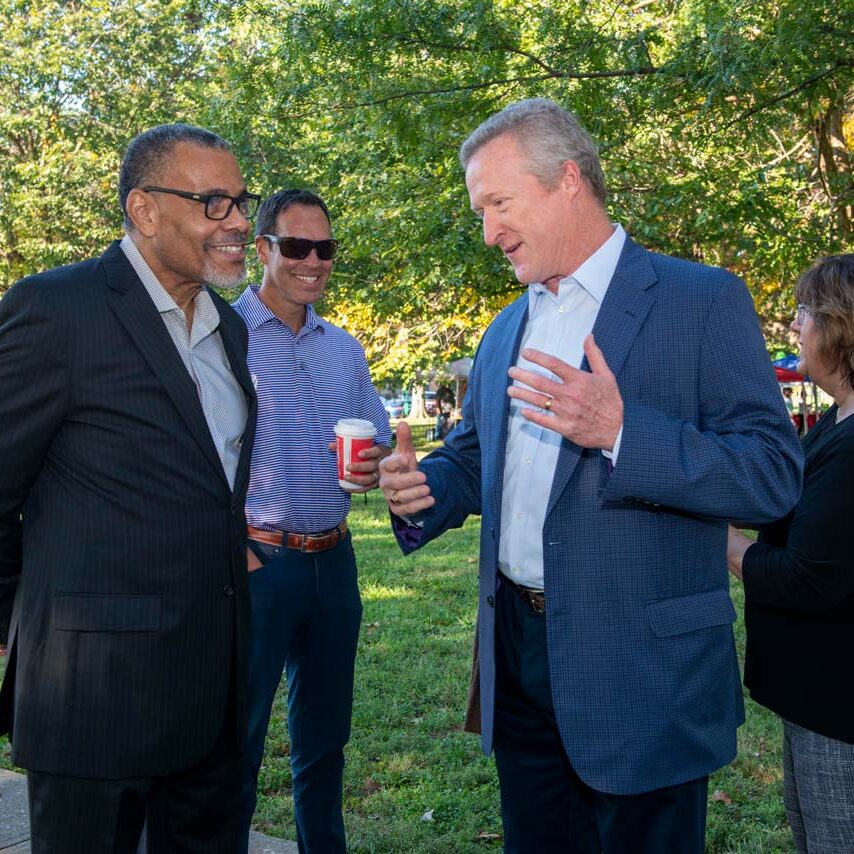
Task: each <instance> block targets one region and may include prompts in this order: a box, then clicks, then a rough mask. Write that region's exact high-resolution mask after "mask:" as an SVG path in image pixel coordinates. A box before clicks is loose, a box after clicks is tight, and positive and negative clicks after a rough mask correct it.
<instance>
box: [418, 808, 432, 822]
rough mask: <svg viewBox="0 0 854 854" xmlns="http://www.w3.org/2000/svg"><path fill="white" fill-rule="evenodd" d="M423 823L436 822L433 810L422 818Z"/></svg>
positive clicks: (428, 811)
mask: <svg viewBox="0 0 854 854" xmlns="http://www.w3.org/2000/svg"><path fill="white" fill-rule="evenodd" d="M421 821H434V818H433V810H427V812H425V813H424V815H422V816H421Z"/></svg>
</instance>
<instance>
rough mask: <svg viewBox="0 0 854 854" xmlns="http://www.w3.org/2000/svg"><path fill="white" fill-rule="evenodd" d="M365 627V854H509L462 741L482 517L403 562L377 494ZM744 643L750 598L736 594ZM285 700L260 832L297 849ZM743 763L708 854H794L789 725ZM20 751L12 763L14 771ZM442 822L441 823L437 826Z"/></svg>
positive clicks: (359, 704) (354, 521) (486, 767)
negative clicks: (786, 782) (784, 746)
mask: <svg viewBox="0 0 854 854" xmlns="http://www.w3.org/2000/svg"><path fill="white" fill-rule="evenodd" d="M350 523H351V527H352V530H353V537H354V543H355V548H356V554H357V557H358V561H359V568H360V582H361V591H362V599H363V602H364V616H363V620H362V632H361V638H360V646H359V655H358V658H357V661H356V689H355V703H354V710H353V732H352V737H351V740H350V745H349V747H348V749H347V766H346V772H345V780H344V811H345V821H346V824H347V833H348V839H349V844H350V849H351V851H353V852H360V854H366V852H443V854H463V852H476V851H482V850H488V849H492V850H500V848H501V818H500V813H499V806H498V786H497V781H496V775H495V766H494V763H493V761H492V759H491V758H489V759H487V758H485V757H484V756H483V755H482V754H481V751H480V742H479V739H478V737H477V736H474V735H470V734H468V733H464V732H462V730H461V726H462V720H463V714H464V709H465V700H466V691H467V687H468V679H469V664H470V656H471V641H472V635H473V631H474V622H475V614H476V602H477V563H476V556H477V533H478V520H476V519H475V520H470V521H469V522H468V524H466V526H465V527H464V528H462V529H461V530H459V531H450V532H448V533H447V534H445V535H444V537H442V538H441V539H439V540H438V541H436V542H434V543H432V544H431V545H430V546H428V547H427V548H426V549H425V550H424V551H422V552H420V553H416V554H414V555H412V556H410V557H408V558H404V557H403V556H402V555H401V553H400V551H399V549H398V547H397V545H396V543H395V542H394V540H393V538H392V536H391V534H390V531H389V523H388V514H387V511H386V509H385V504H384V502H383V501H382V498H381V496H380V495H379V493H378V492H376V491H375V492H372V493H371V494H370V495H369V496H368V498H367V502H365V501H364V499H363V498H361V497H357V498H355V500H354V502H353V511H352V513H351V516H350ZM733 598H734V599H735V602H736V608H737V610H738V612H739V621H738V624H737V627H736V633H737V640H738V645H739V650H740V652H741V651H743V646H744V628H743V623H742V620H741V606H742V596H741V587H740V585H739V584H734V585H733ZM285 718H286V715H285V693H284V690H283V689H282V690H280V693H279V696H278V698H277V700H276V707H275V709H274V712H273V720H272V722H271V725H270V733H269V737H268V740H267V752H266V756H265V760H264V765H263V767H262V769H261V778H260V781H259V789H260V796H259V802H258V811H257V813H256V817H255V827H256V829H257V830H261V831H263V832H265V833H269V834H271V835H273V836H280V837H284V838H287V839H294V838H295V831H294V825H293V809H292V803H291V797H290V795H291V774H290V768H289V765H288V737H287V727H286V724H285ZM739 745H740V747H739V755H738V758H737V759H736V760H735V762H734V763H733V764H732V765H730V766H729V767H727V768H725V769H723V770H721V771H719V772H718V773H717V774H715V775H714V776H713V778H712V781H711V784H710V787H709V793H710V803H709V822H708V832H707V850H708V851H709V852H744V854H748V852H749V854H755V853H756V852H774V851H780V852H791V851H793V850H794V847H793V845H792V843H791V839H790V835H789V831H788V828H787V826H786V824H785V818H784V815H783V807H782V776H781V771H780V768H781V750H780V725H779V723H778V721H777V719H776V718H775V717H774V715H772V714H771V713H770V712H767V711H766V710H764V709H763V708H761V707H760V706H757V705H755V704H753V703H751V702H750V701H749V700H748V701H747V723H746V724H745V726H743V727H742V728H741V730H740V738H739ZM8 756H9V751H8V744H5V743H4V744H3V749H2V755H0V764H4V765H5V766H6V767H10V766H9V758H8ZM427 816H429V820H427Z"/></svg>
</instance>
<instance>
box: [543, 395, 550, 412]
mask: <svg viewBox="0 0 854 854" xmlns="http://www.w3.org/2000/svg"><path fill="white" fill-rule="evenodd" d="M543 409H545V410H546V412H551V411H552V399H551V398H550V397H547V398H546V402H545V403H544V404H543Z"/></svg>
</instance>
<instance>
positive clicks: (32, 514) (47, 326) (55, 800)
mask: <svg viewBox="0 0 854 854" xmlns="http://www.w3.org/2000/svg"><path fill="white" fill-rule="evenodd" d="M119 198H120V201H121V206H122V211H123V214H124V219H125V231H126V234H125V237H124V239H123V240H122V241H120V242H118V241H117V242H116V243H114V244H112V245H111V246H110V247H109V248H108V249H107V251H106V252H105V253H104V254H103V255H102V256H101V257H100V258H96V259H93V260H90V261H85V262H82V263H80V264H75V265H72V266H69V267H63V268H59V269H56V270H50V271H48V272H46V273H42V274H40V275H36V276H32V277H30V278H28V279H24V280H22V281H21V282H18V283H17V284H15V285H14V286H13V287H12V289H11V290H10V291H9V292H8V294H7V295H6V296H5V297H4V298H3V300H2V301H0V447H2V449H3V450H2V454H0V642H3V643H8V662H7V667H6V675H5V679H4V682H3V686H2V692H0V732H10V733H11V740H12V760H13V761H14V762H15V763H16V764H17V765H20V766H22V767H24V768H26V769H27V771H28V781H29V791H30V814H31V825H32V846H33V851H34V852H37V853H38V854H71V852H75V853H76V852H81V854H82V852H86V854H98V852H105V854H106V852H133V851H135V850H136V847H137V844H138V840H139V837H140V833H141V829H142V827H143V824H144V823H147V828H148V849H149V851H151V852H170V854H172V852H190V851H193V852H195V851H198V852H201V851H205V852H222V854H226V852H228V854H230V852H232V851H233V850H234V846H235V839H236V832H237V827H238V818H239V805H240V779H241V775H240V761H239V745H240V744H242V740H243V738H242V732H243V728H244V718H245V709H244V705H245V696H244V695H245V690H244V682H245V678H246V676H245V673H246V661H245V659H246V634H247V629H248V594H247V585H246V520H245V517H244V512H243V503H244V498H245V494H246V487H247V481H248V475H249V460H250V455H251V449H252V441H253V435H254V426H255V408H256V406H255V395H254V391H253V388H252V382H251V379H250V377H249V375H248V372H247V369H246V363H245V355H246V346H247V339H246V329H245V326H244V324H243V323H242V321H241V320H240V319H239V318H238V317H237V315H236V314H235V313H234V312H233V311H232V309H231V308H230V307H229V306H228V305H227V304H226V303H225V302H224V301H223V300H222V299H220V298H219V297H218V296H217V295H216V294H215V293H214V292H213V291H211V290H210V288H209V287H208V286H209V285H211V284H214V285H218V286H232V285H236V284H237V283H239V282H240V281H241V280H242V279H243V278H244V276H245V263H244V245H245V243H246V239H247V236H248V229H249V218H250V217H251V216H252V215H253V213H254V210H255V207H256V205H257V197H254V196H252V195H251V194H248V193H247V192H246V187H245V185H244V182H243V179H242V177H241V174H240V169H239V168H238V165H237V162H236V160H235V158H234V156H233V154H232V153H231V151H230V150H229V148H228V145H227V144H226V143H225V142H224V141H223V140H222V139H220V138H219V137H218V136H216V135H215V134H212V133H210V132H209V131H206V130H203V129H201V128H195V127H191V126H187V125H165V126H161V127H157V128H154V129H152V130H150V131H147V132H146V133H143V134H141V135H140V136H138V137H137V138H136V139H135V140H133V142H132V143H131V144H130V146H129V148H128V151H127V153H126V155H125V158H124V161H123V163H122V169H121V175H120V179H119Z"/></svg>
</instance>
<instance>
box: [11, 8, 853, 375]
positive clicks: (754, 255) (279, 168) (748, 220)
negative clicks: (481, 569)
mask: <svg viewBox="0 0 854 854" xmlns="http://www.w3.org/2000/svg"><path fill="white" fill-rule="evenodd" d="M852 4H854V0H841V2H833V3H832V2H829V0H817V4H812V5H807V4H803V3H801V2H797V3H796V2H794V1H793V0H738V2H736V0H681V2H680V0H635V2H619V0H571V2H554V0H513V2H510V0H491V2H487V0H430V1H429V2H427V0H359V2H358V3H354V2H341V3H329V2H326V0H285V2H282V0H249V2H244V3H243V4H237V5H235V4H226V3H221V2H220V3H218V2H208V3H202V2H188V1H187V0H171V2H165V3H164V2H147V3H146V2H143V3H135V4H133V5H132V6H131V4H129V3H126V2H106V0H102V2H97V3H91V2H90V3H86V4H83V3H77V4H75V3H50V2H47V3H41V4H38V5H37V4H30V3H22V2H17V3H15V2H9V0H0V25H2V26H4V28H5V36H4V37H5V38H6V39H9V40H10V45H11V50H9V51H7V65H6V67H5V68H4V69H3V71H2V72H0V85H2V90H3V94H4V96H5V95H6V94H7V93H9V97H8V98H6V97H4V98H3V103H4V104H8V105H10V106H8V107H2V106H0V150H2V151H3V155H4V157H3V166H2V167H0V270H2V272H3V278H4V279H7V280H11V279H12V278H14V277H16V276H17V275H20V274H21V273H23V272H27V271H29V270H31V269H38V268H40V267H44V266H48V265H50V264H53V263H58V262H60V261H65V260H71V259H73V258H77V257H85V256H86V255H88V254H91V253H92V252H93V251H97V250H98V249H99V248H100V247H101V246H102V245H103V242H104V240H105V239H106V236H107V235H108V234H113V233H115V231H116V229H117V225H118V215H117V213H116V210H115V208H116V206H115V204H114V202H113V192H114V191H113V189H112V187H113V184H114V181H115V171H116V166H117V159H118V156H119V152H120V150H121V148H122V146H123V144H124V143H125V142H126V141H127V140H128V139H129V138H130V137H131V136H132V135H133V134H134V133H135V132H137V131H138V130H139V129H141V128H142V127H144V126H147V125H151V124H154V123H156V122H158V121H167V120H172V119H175V118H180V119H183V120H191V121H196V122H199V123H201V124H205V125H207V126H210V127H212V128H213V129H215V130H217V131H218V132H220V133H222V134H223V135H224V136H226V137H227V138H228V139H230V140H232V141H233V142H234V143H235V145H236V149H237V153H238V156H239V159H240V160H241V163H242V165H243V167H244V172H245V173H246V175H247V180H248V181H249V183H250V184H251V185H252V187H253V189H256V190H258V191H259V192H264V193H267V192H270V191H273V190H275V189H278V188H280V187H283V186H295V185H307V186H310V187H312V188H314V189H316V190H317V191H319V192H320V193H321V194H322V195H324V196H325V197H326V198H327V200H328V201H329V202H330V206H331V209H332V212H333V216H334V225H335V230H336V233H337V235H338V236H339V237H340V238H341V239H342V243H343V247H344V249H343V252H342V255H341V259H340V261H339V263H338V265H337V269H336V272H335V274H334V276H333V278H332V284H331V287H330V293H329V296H328V298H327V300H326V305H325V306H324V307H323V309H324V311H326V313H327V314H329V315H330V316H331V317H333V318H334V319H337V320H338V321H340V322H342V323H343V325H345V326H346V327H347V328H348V329H350V330H351V331H352V332H354V334H356V335H357V336H358V337H359V338H360V339H361V340H362V341H363V342H364V343H365V345H366V349H367V350H368V354H369V358H370V360H371V363H372V369H373V370H374V374H375V377H376V378H377V379H378V380H381V381H383V380H384V381H389V382H398V381H402V380H409V379H411V378H412V377H414V376H416V375H417V374H418V372H419V371H422V370H424V369H426V368H427V367H429V366H432V365H436V364H438V363H442V362H446V361H449V360H450V359H453V358H455V357H457V356H460V355H465V354H469V353H471V352H472V350H473V347H474V345H475V343H476V341H477V339H478V338H479V336H480V334H481V332H482V330H483V328H484V327H485V325H486V323H487V322H488V321H489V319H490V318H491V317H492V316H493V315H494V314H495V312H496V311H497V310H498V309H499V308H500V307H501V306H502V305H504V304H505V303H506V302H508V301H509V300H510V299H512V298H513V297H514V296H515V295H516V294H517V293H519V287H518V285H517V284H516V283H515V282H514V281H513V277H512V272H511V271H510V269H509V268H508V267H507V266H506V264H505V262H504V261H503V259H501V258H500V255H499V253H497V252H496V251H495V250H489V249H487V248H486V247H484V246H483V243H482V240H481V236H480V232H479V223H478V222H477V220H476V219H475V217H474V216H473V215H472V214H471V213H470V211H469V210H468V199H467V195H466V193H465V187H464V184H463V180H462V173H461V170H460V168H459V165H458V163H457V160H456V152H457V149H458V146H459V144H460V143H461V142H462V140H463V139H464V138H465V136H466V135H467V134H468V133H469V132H470V131H471V130H472V129H473V128H474V127H475V126H476V125H477V124H478V123H479V122H480V121H481V120H482V119H483V118H485V117H486V116H487V115H489V114H490V113H492V112H494V111H495V110H497V109H500V108H501V107H503V106H504V105H506V104H507V103H509V102H510V101H512V100H516V99H518V98H523V97H529V96H537V95H544V96H548V97H553V98H555V99H556V100H558V101H560V102H561V103H563V104H565V105H567V106H568V107H570V108H571V109H573V110H574V111H575V112H576V113H577V114H578V115H579V117H580V119H581V121H582V122H583V123H584V124H585V125H586V126H587V127H588V128H589V129H590V130H591V132H592V133H593V134H594V136H595V137H596V139H597V140H598V141H599V143H600V146H601V150H602V157H603V162H604V165H605V170H606V175H607V176H608V181H609V194H610V195H609V207H610V211H611V214H612V216H613V218H614V219H616V220H619V221H621V222H623V223H624V224H625V225H626V226H627V228H628V230H629V231H630V233H632V234H633V235H635V236H636V237H637V238H638V239H639V240H640V241H641V242H642V243H644V244H645V245H647V246H649V247H650V248H654V249H659V250H661V251H665V252H671V253H674V254H678V255H682V256H685V257H692V258H696V259H698V260H703V261H707V262H709V263H719V264H723V265H725V266H727V267H729V268H731V269H734V270H735V271H736V272H738V273H739V274H741V275H743V276H744V277H745V279H746V280H747V281H748V284H749V285H750V287H751V289H752V291H753V293H754V296H755V297H756V301H757V307H758V309H759V311H760V314H761V316H762V317H763V319H764V321H765V323H766V331H767V332H768V334H769V339H770V340H771V342H772V344H775V345H781V344H784V343H785V326H786V320H787V317H788V316H789V315H790V312H791V307H792V306H791V288H792V284H793V282H794V279H795V278H796V276H797V274H798V273H799V272H800V271H801V270H802V269H803V268H804V267H806V266H807V265H808V264H809V263H810V261H811V260H812V259H813V258H815V257H816V256H818V255H819V254H822V253H824V252H827V251H833V250H839V249H842V248H845V247H849V246H850V243H851V238H852V231H854V217H852V204H854V179H852V171H851V165H852V164H851V154H850V140H851V133H852V121H853V120H852V115H853V114H854V110H853V109H852V91H853V90H854V87H852V80H854V50H852V43H851V38H850V33H851V32H852V31H854V5H852ZM22 18H24V19H26V21H25V22H24V23H21V19H22ZM7 152H8V153H9V154H10V155H11V156H10V157H8V159H7V156H6V155H7Z"/></svg>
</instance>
